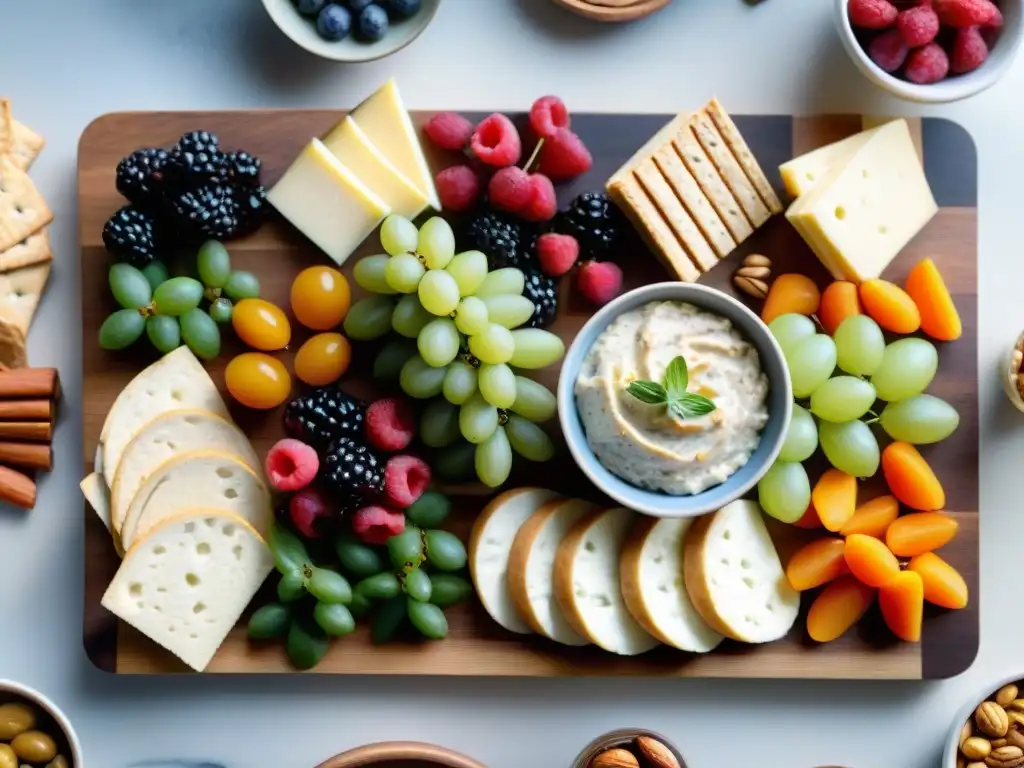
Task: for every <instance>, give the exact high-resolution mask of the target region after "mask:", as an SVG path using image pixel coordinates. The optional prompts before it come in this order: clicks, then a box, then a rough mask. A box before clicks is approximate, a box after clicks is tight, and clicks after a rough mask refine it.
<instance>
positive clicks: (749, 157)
mask: <svg viewBox="0 0 1024 768" xmlns="http://www.w3.org/2000/svg"><path fill="white" fill-rule="evenodd" d="M705 111H706V112H707V114H708V116H709V117H710V118H711V120H712V121H713V122H714V124H715V126H716V127H717V128H718V130H719V131H720V132H721V134H722V137H723V138H724V139H725V140H726V142H727V143H728V144H729V149H731V150H732V153H733V154H734V155H735V156H736V160H737V161H738V162H739V164H740V165H741V166H743V170H744V171H745V172H746V174H747V177H748V178H749V179H750V183H751V184H753V185H754V188H755V189H756V190H757V194H759V195H760V196H761V199H762V200H763V201H764V204H765V205H767V206H768V210H770V211H771V212H772V213H782V203H781V202H780V201H779V198H778V196H777V195H776V194H775V190H774V189H772V185H771V182H770V181H768V177H767V176H765V175H764V171H762V170H761V166H760V165H758V162H757V159H756V158H755V157H754V153H753V152H751V151H750V147H749V146H748V145H747V142H746V141H745V140H744V138H743V135H742V134H741V133H740V130H739V128H737V127H736V123H734V122H733V121H732V118H731V117H729V113H728V112H726V111H725V110H724V109H722V105H721V104H719V103H718V99H712V100H711V101H709V102H708V105H707V107H705Z"/></svg>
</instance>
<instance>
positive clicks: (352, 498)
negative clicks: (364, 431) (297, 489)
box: [320, 437, 384, 508]
mask: <svg viewBox="0 0 1024 768" xmlns="http://www.w3.org/2000/svg"><path fill="white" fill-rule="evenodd" d="M320 483H321V485H322V486H323V487H324V489H325V490H326V491H327V493H328V494H330V495H331V496H332V497H333V498H334V500H335V501H337V502H338V503H339V504H341V505H342V507H343V508H352V507H355V506H357V505H358V504H360V503H361V502H362V500H363V499H365V498H366V497H367V496H374V495H376V494H378V493H381V492H382V491H383V490H384V462H383V461H381V459H379V458H378V457H377V454H375V453H374V452H373V451H372V450H370V448H369V446H367V445H366V444H365V443H363V442H360V441H358V440H352V439H350V438H347V437H343V438H342V439H341V440H339V441H338V442H336V443H334V444H333V445H331V447H330V449H328V451H327V454H326V455H325V456H324V460H323V464H322V466H321V469H320Z"/></svg>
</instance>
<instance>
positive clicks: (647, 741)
mask: <svg viewBox="0 0 1024 768" xmlns="http://www.w3.org/2000/svg"><path fill="white" fill-rule="evenodd" d="M636 747H637V749H639V750H640V754H641V755H642V756H643V758H644V760H646V761H647V762H648V763H650V764H651V768H679V761H678V760H676V756H675V755H674V754H672V750H671V749H669V748H668V747H666V746H665V745H664V744H662V743H661V742H660V741H658V740H657V739H652V738H651V737H650V736H637V737H636Z"/></svg>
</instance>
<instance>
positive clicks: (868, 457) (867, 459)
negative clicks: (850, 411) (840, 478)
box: [818, 421, 879, 477]
mask: <svg viewBox="0 0 1024 768" xmlns="http://www.w3.org/2000/svg"><path fill="white" fill-rule="evenodd" d="M818 440H819V441H820V442H821V450H822V452H824V454H825V458H826V459H828V462H829V464H831V465H832V466H833V467H835V468H836V469H838V470H839V471H840V472H845V473H846V474H848V475H853V476H854V477H872V476H873V475H874V474H875V473H876V472H877V471H878V461H879V453H878V440H876V439H875V435H874V433H873V432H872V431H871V427H869V426H868V425H867V424H865V423H864V422H863V421H847V422H845V423H844V424H835V423H833V422H831V421H823V422H821V423H820V424H818Z"/></svg>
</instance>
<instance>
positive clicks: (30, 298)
mask: <svg viewBox="0 0 1024 768" xmlns="http://www.w3.org/2000/svg"><path fill="white" fill-rule="evenodd" d="M49 278H50V265H49V264H36V265H33V266H31V267H22V268H21V269H15V270H12V271H10V272H2V273H0V316H3V317H6V318H7V319H9V320H13V321H14V323H15V324H16V325H17V326H18V327H19V328H21V330H22V331H23V332H24V333H26V334H27V333H28V329H29V327H30V326H31V325H32V318H33V317H34V316H35V313H36V307H38V306H39V298H40V297H41V296H42V295H43V291H44V290H45V289H46V281H47V280H48V279H49Z"/></svg>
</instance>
